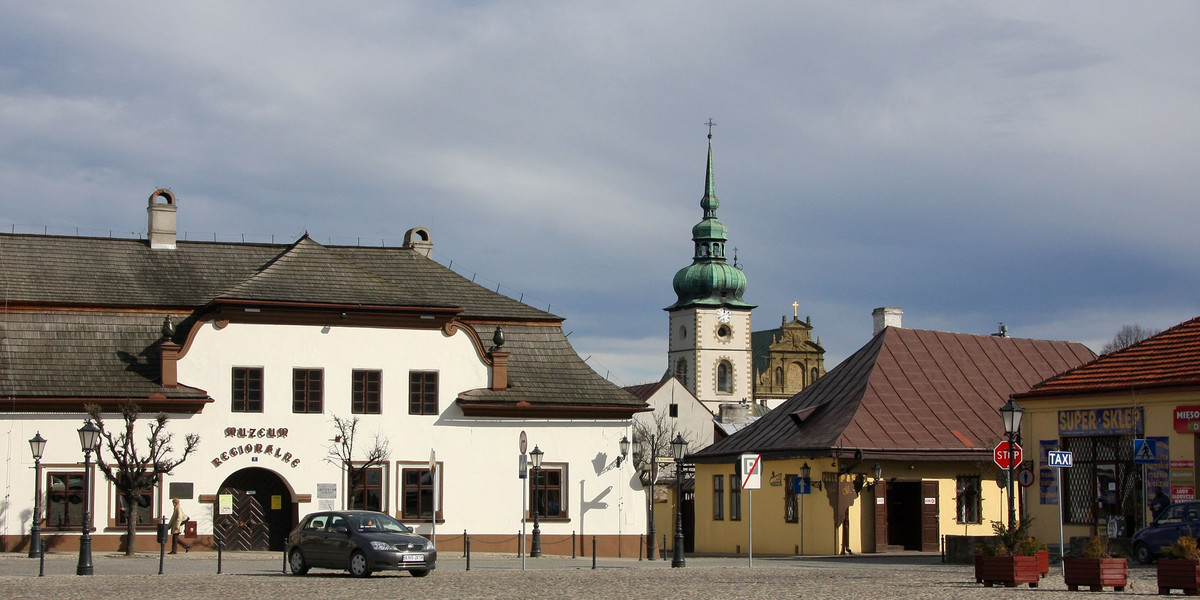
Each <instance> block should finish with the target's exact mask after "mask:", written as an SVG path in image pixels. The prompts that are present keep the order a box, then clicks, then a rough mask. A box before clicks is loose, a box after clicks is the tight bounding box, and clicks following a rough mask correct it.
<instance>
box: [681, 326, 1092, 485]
mask: <svg viewBox="0 0 1200 600" xmlns="http://www.w3.org/2000/svg"><path fill="white" fill-rule="evenodd" d="M1094 357H1095V354H1094V353H1092V351H1091V350H1089V349H1088V348H1087V347H1086V346H1084V345H1082V344H1078V343H1073V342H1059V341H1045V340H1029V339H1014V338H1003V337H993V336H980V335H969V334H962V333H949V332H944V331H929V330H920V329H902V328H897V327H887V328H885V329H884V330H883V331H881V332H880V333H879V334H878V335H876V336H875V337H874V338H872V339H871V341H870V342H868V343H867V345H865V346H863V347H862V348H860V349H859V350H858V351H857V352H855V353H854V354H853V355H851V356H850V357H849V358H847V359H846V360H845V361H843V362H842V363H841V364H840V365H838V366H837V367H836V368H834V369H833V370H832V371H829V372H828V373H827V374H826V375H825V376H824V377H822V378H821V379H818V380H817V381H816V382H815V383H813V384H812V385H810V386H809V387H807V388H805V389H804V390H803V391H802V392H800V393H799V394H797V395H795V396H793V397H792V398H791V399H789V400H788V401H786V402H785V403H783V404H782V405H780V406H779V407H777V408H776V409H775V410H772V411H771V412H769V413H767V414H766V415H764V416H763V417H762V418H760V419H758V420H757V421H755V422H754V423H752V424H751V425H750V426H748V427H746V428H745V429H743V430H741V431H739V432H737V433H736V434H734V435H732V436H730V437H727V438H725V439H723V440H720V441H717V442H716V443H714V444H713V445H711V446H709V447H708V448H706V449H704V450H701V451H700V452H697V453H696V454H693V455H691V456H690V459H692V460H694V461H695V462H725V461H728V460H731V459H732V457H734V456H736V455H738V454H741V453H743V452H755V453H759V454H762V455H763V456H764V457H766V458H793V457H810V456H828V455H830V454H831V453H833V452H835V451H841V452H854V451H862V453H863V456H864V457H865V458H894V459H895V458H903V459H915V460H921V459H925V460H980V459H981V457H982V458H986V457H987V455H988V453H989V452H990V447H991V443H992V442H994V441H995V440H996V439H999V437H1000V435H1001V432H1000V429H1001V424H1000V417H999V413H998V409H999V408H1000V406H1001V405H1003V404H1004V403H1005V402H1006V401H1007V399H1008V397H1009V395H1010V394H1013V393H1017V392H1023V391H1026V390H1028V389H1029V388H1030V387H1032V386H1033V385H1034V384H1036V383H1038V382H1040V381H1042V380H1044V379H1046V378H1047V377H1050V376H1052V375H1054V374H1056V373H1060V372H1062V371H1065V370H1067V369H1070V368H1072V367H1075V366H1078V365H1080V364H1082V363H1084V362H1086V361H1088V360H1091V359H1092V358H1094Z"/></svg>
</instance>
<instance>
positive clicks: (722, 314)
mask: <svg viewBox="0 0 1200 600" xmlns="http://www.w3.org/2000/svg"><path fill="white" fill-rule="evenodd" d="M731 318H733V313H731V312H729V309H727V308H721V309H718V310H717V320H718V321H720V322H722V323H728V322H729V319H731Z"/></svg>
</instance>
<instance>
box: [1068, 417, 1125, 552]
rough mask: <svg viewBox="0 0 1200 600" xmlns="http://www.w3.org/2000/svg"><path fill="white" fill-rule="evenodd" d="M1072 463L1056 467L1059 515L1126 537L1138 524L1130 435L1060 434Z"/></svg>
mask: <svg viewBox="0 0 1200 600" xmlns="http://www.w3.org/2000/svg"><path fill="white" fill-rule="evenodd" d="M1062 446H1063V450H1067V451H1070V452H1072V453H1073V454H1074V463H1075V465H1074V466H1073V467H1071V468H1070V469H1060V472H1061V476H1062V477H1063V479H1064V482H1063V483H1064V485H1063V490H1062V492H1063V512H1064V514H1063V518H1064V520H1065V521H1066V522H1067V523H1070V524H1076V525H1094V526H1096V527H1097V528H1099V527H1101V526H1104V531H1103V533H1107V534H1108V535H1110V536H1113V537H1128V536H1129V535H1131V534H1132V533H1133V529H1134V528H1135V527H1136V526H1137V525H1138V524H1139V521H1138V519H1137V516H1138V515H1139V514H1140V513H1141V508H1140V507H1141V505H1142V495H1141V489H1142V481H1141V469H1140V468H1139V465H1136V464H1134V462H1133V438H1132V437H1130V436H1084V437H1066V438H1063V445H1062Z"/></svg>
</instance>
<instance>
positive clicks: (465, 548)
mask: <svg viewBox="0 0 1200 600" xmlns="http://www.w3.org/2000/svg"><path fill="white" fill-rule="evenodd" d="M466 557H467V530H466V529H464V530H463V558H466Z"/></svg>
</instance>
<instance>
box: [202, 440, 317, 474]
mask: <svg viewBox="0 0 1200 600" xmlns="http://www.w3.org/2000/svg"><path fill="white" fill-rule="evenodd" d="M243 454H261V455H264V456H269V457H272V458H278V459H279V460H282V461H283V462H285V463H287V464H288V465H291V467H292V468H293V469H295V468H296V467H299V466H300V459H299V458H296V457H295V456H294V455H292V453H291V452H284V451H283V448H280V447H277V446H275V445H274V444H266V445H263V444H245V445H242V446H234V447H232V448H230V449H229V450H227V451H225V452H222V453H221V454H220V456H217V457H215V458H213V459H212V466H214V467H219V466H221V463H223V462H225V461H227V460H229V459H231V458H234V457H237V456H241V455H243Z"/></svg>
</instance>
